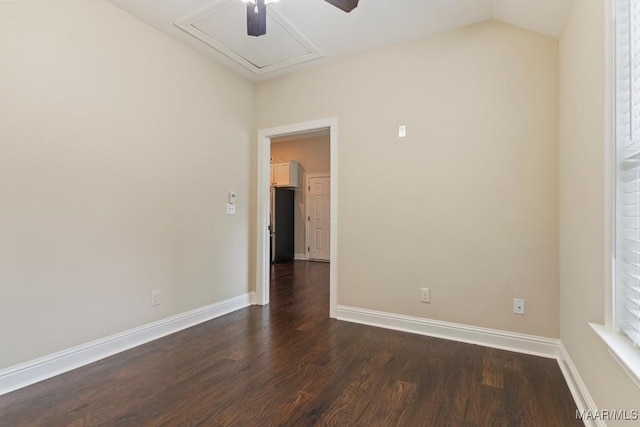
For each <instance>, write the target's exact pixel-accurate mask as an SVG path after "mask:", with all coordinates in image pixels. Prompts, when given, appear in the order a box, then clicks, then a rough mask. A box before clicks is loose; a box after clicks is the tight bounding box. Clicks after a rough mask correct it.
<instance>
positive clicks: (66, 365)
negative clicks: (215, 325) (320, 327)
mask: <svg viewBox="0 0 640 427" xmlns="http://www.w3.org/2000/svg"><path fill="white" fill-rule="evenodd" d="M255 300H256V296H255V292H251V293H247V294H243V295H240V296H237V297H234V298H230V299H227V300H224V301H220V302H218V303H215V304H211V305H208V306H206V307H202V308H198V309H195V310H191V311H188V312H186V313H182V314H179V315H176V316H172V317H168V318H166V319H162V320H160V321H157V322H154V323H150V324H148V325H144V326H141V327H138V328H134V329H130V330H128V331H125V332H121V333H119V334H115V335H111V336H109V337H106V338H102V339H99V340H96V341H92V342H90V343H87V344H83V345H80V346H77V347H73V348H70V349H67V350H64V351H61V352H58V353H55V354H51V355H49V356H45V357H41V358H39V359H35V360H32V361H29V362H26V363H23V364H20V365H16V366H12V367H10V368H7V369H3V370H0V396H1V395H3V394H6V393H9V392H11V391H14V390H17V389H20V388H22V387H26V386H29V385H31V384H35V383H37V382H40V381H43V380H46V379H48V378H52V377H55V376H56V375H60V374H63V373H65V372H68V371H71V370H73V369H76V368H79V367H82V366H85V365H88V364H90V363H93V362H96V361H98V360H100V359H104V358H106V357H109V356H112V355H114V354H117V353H120V352H122V351H125V350H129V349H131V348H133V347H137V346H139V345H142V344H145V343H147V342H150V341H153V340H156V339H158V338H162V337H164V336H166V335H170V334H173V333H175V332H178V331H181V330H183V329H186V328H189V327H191V326H195V325H197V324H199V323H203V322H206V321H208V320H212V319H215V318H216V317H220V316H223V315H225V314H228V313H231V312H233V311H236V310H240V309H242V308H245V307H247V306H249V305H252V304H255ZM337 318H338V320H343V321H347V322H353V323H360V324H363V325H369V326H375V327H379V328H386V329H393V330H397V331H403V332H409V333H414V334H419V335H426V336H431V337H436V338H443V339H447V340H453V341H459V342H464V343H469V344H477V345H482V346H485V347H492V348H498V349H501V350H508V351H514V352H517V353H525V354H531V355H534V356H541V357H547V358H553V359H556V360H557V362H558V365H559V366H560V370H561V371H562V374H563V376H564V378H565V381H566V382H567V385H568V387H569V390H570V391H571V394H572V395H573V399H574V400H575V402H576V406H577V407H578V410H579V411H591V412H592V413H595V412H596V410H597V407H596V404H595V402H594V401H593V398H592V397H591V394H590V393H589V390H588V389H587V387H586V385H585V383H584V381H583V380H582V378H581V377H580V374H579V372H578V370H577V368H576V367H575V365H574V364H573V361H572V360H571V357H570V356H569V353H568V352H567V350H566V348H565V347H564V345H563V344H562V342H560V340H557V339H553V338H546V337H539V336H535V335H526V334H519V333H515V332H508V331H501V330H497V329H488V328H481V327H476V326H469V325H463V324H459V323H451V322H443V321H439V320H431V319H424V318H421V317H412V316H405V315H401V314H394V313H386V312H382V311H375V310H367V309H363V308H356V307H348V306H341V305H339V306H338V308H337ZM584 422H585V425H586V426H587V427H604V426H605V424H604V423H603V422H602V421H600V420H597V421H592V420H584Z"/></svg>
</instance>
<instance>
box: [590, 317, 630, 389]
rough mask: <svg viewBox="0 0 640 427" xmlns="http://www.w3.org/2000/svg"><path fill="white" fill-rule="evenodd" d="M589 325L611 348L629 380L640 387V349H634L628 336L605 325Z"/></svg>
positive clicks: (610, 351) (610, 350)
mask: <svg viewBox="0 0 640 427" xmlns="http://www.w3.org/2000/svg"><path fill="white" fill-rule="evenodd" d="M589 325H590V326H591V327H592V328H593V330H594V331H595V332H596V334H598V336H599V337H600V338H602V341H604V342H605V344H606V345H607V347H609V353H611V355H612V356H613V358H614V359H615V360H616V362H618V364H619V365H620V366H621V367H622V369H624V371H625V372H626V373H627V375H629V378H631V380H633V382H634V383H635V384H636V385H637V386H638V387H640V348H637V347H634V346H633V344H632V343H631V341H629V339H628V338H627V337H626V336H623V335H620V334H617V333H615V332H612V331H610V330H608V329H607V328H605V327H604V326H603V325H598V324H595V323H589Z"/></svg>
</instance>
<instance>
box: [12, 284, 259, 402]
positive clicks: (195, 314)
mask: <svg viewBox="0 0 640 427" xmlns="http://www.w3.org/2000/svg"><path fill="white" fill-rule="evenodd" d="M252 299H255V295H251V294H244V295H240V296H237V297H234V298H230V299H227V300H224V301H221V302H218V303H215V304H211V305H208V306H206V307H202V308H198V309H195V310H191V311H188V312H186V313H182V314H178V315H176V316H172V317H168V318H166V319H162V320H159V321H157V322H154V323H150V324H148V325H144V326H140V327H138V328H134V329H130V330H128V331H125V332H121V333H119V334H115V335H111V336H109V337H106V338H102V339H99V340H96V341H92V342H89V343H86V344H82V345H79V346H77V347H73V348H70V349H67V350H63V351H61V352H58V353H54V354H51V355H48V356H45V357H41V358H39V359H35V360H32V361H29V362H26V363H22V364H20V365H16V366H12V367H9V368H6V369H3V370H0V395H3V394H6V393H9V392H11V391H14V390H17V389H19V388H22V387H26V386H28V385H31V384H34V383H37V382H40V381H43V380H46V379H48V378H51V377H54V376H56V375H60V374H62V373H65V372H68V371H71V370H73V369H76V368H79V367H81V366H85V365H88V364H89V363H93V362H95V361H97V360H100V359H104V358H105V357H109V356H112V355H114V354H117V353H120V352H122V351H125V350H128V349H130V348H133V347H137V346H139V345H141V344H144V343H147V342H149V341H153V340H155V339H158V338H161V337H164V336H166V335H169V334H173V333H175V332H178V331H180V330H183V329H186V328H189V327H191V326H195V325H197V324H199V323H202V322H206V321H208V320H211V319H215V318H216V317H220V316H223V315H225V314H228V313H231V312H233V311H236V310H239V309H241V308H244V307H247V306H249V305H250V304H251V301H252Z"/></svg>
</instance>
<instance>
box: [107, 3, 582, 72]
mask: <svg viewBox="0 0 640 427" xmlns="http://www.w3.org/2000/svg"><path fill="white" fill-rule="evenodd" d="M110 1H111V2H112V3H114V4H115V5H117V6H119V7H121V8H122V9H124V10H125V11H127V12H129V13H131V14H132V15H134V16H136V17H138V18H139V19H141V20H142V21H145V22H147V23H148V24H150V25H152V26H154V27H155V28H157V29H158V30H160V31H162V32H164V33H166V34H168V35H170V36H171V37H173V38H175V39H177V40H179V41H181V42H183V43H185V44H186V45H188V46H191V47H192V48H194V49H196V50H198V51H200V52H202V53H203V54H205V55H207V56H209V57H210V58H212V59H213V60H215V61H216V62H218V63H221V64H223V65H225V66H227V67H229V68H231V69H232V70H234V71H236V72H238V73H240V74H242V75H243V76H245V77H247V78H249V79H252V80H260V79H264V78H270V77H273V76H276V75H281V74H283V73H286V72H292V71H295V70H297V69H300V68H301V67H307V66H311V65H313V64H319V63H322V62H323V61H326V60H329V59H335V58H339V57H344V56H348V55H354V54H358V53H362V52H366V51H370V50H375V49H378V48H380V47H383V46H389V45H393V44H398V43H403V42H407V41H409V40H413V39H417V38H421V37H425V36H428V35H431V34H436V33H440V32H444V31H448V30H452V29H455V28H460V27H464V26H466V25H470V24H473V23H477V22H483V21H487V20H490V19H496V20H499V21H503V22H506V23H508V24H512V25H516V26H519V27H522V28H525V29H528V30H531V31H535V32H539V33H542V34H547V35H550V36H553V37H558V36H559V35H560V34H561V32H562V29H563V28H564V23H565V20H566V17H567V15H568V13H569V8H570V5H571V2H572V0H360V4H359V6H358V7H357V8H356V9H355V10H353V11H352V12H351V13H348V14H347V13H344V12H342V11H341V10H339V9H337V8H336V7H334V6H332V5H330V4H328V3H326V2H325V1H324V0H281V1H280V2H279V3H275V4H270V5H269V6H267V16H270V18H269V21H268V22H267V25H268V26H267V35H266V36H261V37H258V38H253V37H250V36H247V35H246V17H245V16H244V15H243V13H242V11H243V10H244V6H245V5H244V4H243V3H241V1H240V0H110ZM235 2H237V3H239V4H240V6H237V5H236V4H235ZM227 7H230V8H231V9H227ZM274 10H275V12H274ZM212 11H213V12H216V11H217V12H219V13H217V14H215V15H212ZM238 11H240V12H238ZM270 13H271V15H270ZM274 20H275V21H274ZM230 21H234V22H230ZM235 21H238V22H235ZM274 22H275V23H274ZM176 23H178V24H181V23H182V24H183V29H181V28H180V27H179V26H178V25H176ZM278 23H280V24H282V25H278ZM190 24H193V25H192V27H191V29H195V31H189V27H188V26H189V25H190ZM270 28H271V29H272V31H271V33H270ZM187 31H189V32H187ZM194 33H198V34H196V35H199V36H201V37H200V38H201V40H199V39H198V38H196V37H194ZM203 34H204V37H202V35H203ZM287 34H289V35H292V37H293V38H292V39H290V40H289V39H283V38H282V37H281V36H286V35H287ZM283 44H288V45H290V46H291V49H292V50H291V52H292V53H291V55H293V56H295V58H300V57H302V59H295V58H294V60H289V61H288V62H287V58H286V52H284V50H283V49H282V48H281V46H282V45H283ZM301 45H302V46H303V47H302V48H301V47H300V46H301ZM241 49H243V50H242V51H240V50H241ZM307 51H311V52H310V54H311V56H306V55H307V53H306V52H307ZM315 52H317V53H315ZM314 53H315V54H314ZM234 54H236V55H235V56H234ZM252 55H253V56H252ZM237 56H240V57H241V59H238V57H237ZM242 58H244V59H248V60H247V61H243V59H242ZM274 61H275V62H274ZM305 61H307V62H305ZM245 62H248V63H250V64H252V65H253V68H252V67H251V66H250V65H247V63H245Z"/></svg>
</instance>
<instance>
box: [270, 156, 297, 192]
mask: <svg viewBox="0 0 640 427" xmlns="http://www.w3.org/2000/svg"><path fill="white" fill-rule="evenodd" d="M299 170H300V164H299V163H298V162H296V161H295V160H292V161H290V162H285V163H272V164H271V168H270V177H271V184H272V185H273V186H274V187H290V188H298V179H299Z"/></svg>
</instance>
